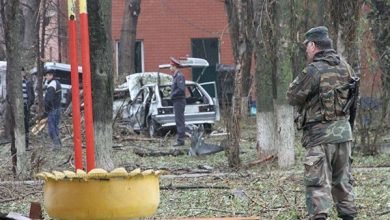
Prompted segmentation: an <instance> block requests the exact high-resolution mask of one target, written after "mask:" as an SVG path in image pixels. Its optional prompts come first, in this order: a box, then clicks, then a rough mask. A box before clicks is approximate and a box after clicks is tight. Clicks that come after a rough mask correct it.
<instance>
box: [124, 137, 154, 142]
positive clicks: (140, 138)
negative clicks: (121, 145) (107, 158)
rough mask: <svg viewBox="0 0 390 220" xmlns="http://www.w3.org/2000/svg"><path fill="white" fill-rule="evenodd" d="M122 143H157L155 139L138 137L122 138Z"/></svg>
mask: <svg viewBox="0 0 390 220" xmlns="http://www.w3.org/2000/svg"><path fill="white" fill-rule="evenodd" d="M122 140H123V141H153V142H157V141H159V140H158V139H156V138H146V137H138V136H129V137H124V138H122Z"/></svg>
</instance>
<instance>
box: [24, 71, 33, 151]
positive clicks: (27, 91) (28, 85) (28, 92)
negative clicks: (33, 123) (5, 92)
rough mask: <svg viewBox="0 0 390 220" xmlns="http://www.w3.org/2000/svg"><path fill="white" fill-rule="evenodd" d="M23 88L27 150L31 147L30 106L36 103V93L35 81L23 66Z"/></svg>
mask: <svg viewBox="0 0 390 220" xmlns="http://www.w3.org/2000/svg"><path fill="white" fill-rule="evenodd" d="M21 72H22V78H23V81H22V83H23V84H22V88H23V104H24V105H23V106H24V128H25V134H26V150H30V149H29V146H28V145H29V138H28V133H29V127H30V108H31V106H32V105H33V104H34V100H35V94H34V87H33V83H32V82H31V81H30V80H29V79H28V78H27V73H26V71H25V70H24V68H22V71H21Z"/></svg>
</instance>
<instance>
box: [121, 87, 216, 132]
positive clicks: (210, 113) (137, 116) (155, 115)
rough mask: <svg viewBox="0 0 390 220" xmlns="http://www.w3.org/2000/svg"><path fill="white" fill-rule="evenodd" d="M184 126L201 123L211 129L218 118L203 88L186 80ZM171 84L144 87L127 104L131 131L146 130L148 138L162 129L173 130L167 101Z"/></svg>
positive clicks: (172, 116) (170, 102) (173, 118)
mask: <svg viewBox="0 0 390 220" xmlns="http://www.w3.org/2000/svg"><path fill="white" fill-rule="evenodd" d="M185 90H186V102H187V104H186V107H185V111H184V117H185V122H186V124H203V125H204V126H205V127H206V128H211V126H212V125H213V124H214V123H215V121H216V119H217V112H216V105H215V103H214V100H213V99H212V98H211V97H210V95H209V94H208V93H207V92H206V90H205V89H203V87H202V86H201V85H200V84H198V83H195V82H190V81H186V88H185ZM170 93H171V85H170V84H167V85H158V84H156V83H155V84H148V85H145V86H143V87H142V88H141V89H140V91H139V92H138V94H137V96H136V97H135V99H134V100H133V101H132V102H131V103H130V104H129V105H128V108H127V112H128V115H129V119H130V124H131V125H132V127H133V129H134V130H142V129H145V128H146V129H148V132H149V135H150V136H151V137H153V136H155V135H156V134H158V133H159V132H160V131H161V129H163V128H173V127H175V125H176V123H175V115H174V112H173V104H172V100H171V98H170Z"/></svg>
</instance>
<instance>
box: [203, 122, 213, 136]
mask: <svg viewBox="0 0 390 220" xmlns="http://www.w3.org/2000/svg"><path fill="white" fill-rule="evenodd" d="M203 127H204V132H205V133H206V134H210V133H211V132H212V131H213V125H212V124H207V123H206V124H203Z"/></svg>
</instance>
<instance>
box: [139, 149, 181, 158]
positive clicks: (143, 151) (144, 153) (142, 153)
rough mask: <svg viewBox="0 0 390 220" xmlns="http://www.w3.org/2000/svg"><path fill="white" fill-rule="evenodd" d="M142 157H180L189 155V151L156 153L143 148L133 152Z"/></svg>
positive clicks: (174, 150)
mask: <svg viewBox="0 0 390 220" xmlns="http://www.w3.org/2000/svg"><path fill="white" fill-rule="evenodd" d="M133 152H134V153H135V154H137V155H138V156H140V157H161V156H174V157H176V156H180V155H185V154H187V152H188V150H187V149H172V150H169V151H154V150H146V149H141V148H135V149H134V151H133Z"/></svg>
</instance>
